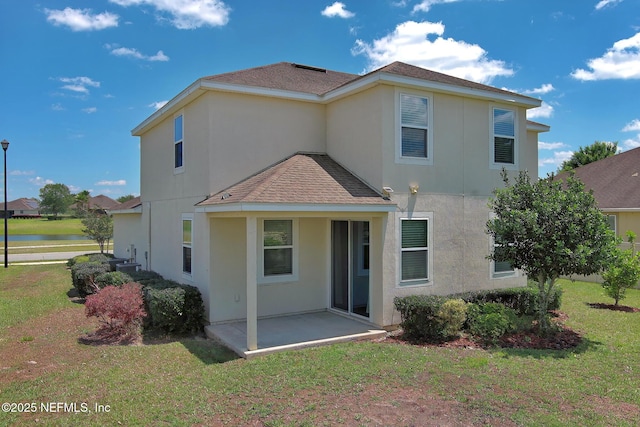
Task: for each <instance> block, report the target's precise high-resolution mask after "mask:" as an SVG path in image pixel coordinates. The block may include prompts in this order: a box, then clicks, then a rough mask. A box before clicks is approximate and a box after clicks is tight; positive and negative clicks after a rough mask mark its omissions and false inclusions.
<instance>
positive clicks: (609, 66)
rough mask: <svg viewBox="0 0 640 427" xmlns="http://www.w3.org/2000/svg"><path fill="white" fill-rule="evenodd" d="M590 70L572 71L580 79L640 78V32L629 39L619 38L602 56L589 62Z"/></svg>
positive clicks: (574, 76)
mask: <svg viewBox="0 0 640 427" xmlns="http://www.w3.org/2000/svg"><path fill="white" fill-rule="evenodd" d="M587 66H588V67H589V68H590V70H589V71H588V70H584V69H582V68H580V69H578V70H576V71H574V72H573V73H571V77H573V78H575V79H578V80H605V79H640V32H639V33H636V34H635V35H634V36H632V37H630V38H628V39H622V40H618V41H617V42H615V43H614V44H613V47H611V48H609V49H607V52H606V53H605V54H604V55H602V56H601V57H600V58H593V59H590V60H589V61H588V62H587Z"/></svg>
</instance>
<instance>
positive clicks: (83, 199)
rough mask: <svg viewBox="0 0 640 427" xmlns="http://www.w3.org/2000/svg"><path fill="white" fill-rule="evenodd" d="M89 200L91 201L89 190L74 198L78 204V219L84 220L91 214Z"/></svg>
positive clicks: (76, 209)
mask: <svg viewBox="0 0 640 427" xmlns="http://www.w3.org/2000/svg"><path fill="white" fill-rule="evenodd" d="M89 199H91V194H90V193H89V190H82V191H81V192H79V193H78V194H76V195H75V196H74V201H75V203H76V208H75V211H76V216H77V217H78V218H83V217H84V216H86V215H87V213H88V212H89Z"/></svg>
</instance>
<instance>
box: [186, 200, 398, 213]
mask: <svg viewBox="0 0 640 427" xmlns="http://www.w3.org/2000/svg"><path fill="white" fill-rule="evenodd" d="M396 208H397V206H396V205H395V204H351V203H343V204H324V203H322V204H321V203H246V202H237V203H224V204H216V205H203V206H198V205H196V207H195V212H196V213H215V212H318V213H329V212H358V213H380V214H382V213H389V212H395V211H396Z"/></svg>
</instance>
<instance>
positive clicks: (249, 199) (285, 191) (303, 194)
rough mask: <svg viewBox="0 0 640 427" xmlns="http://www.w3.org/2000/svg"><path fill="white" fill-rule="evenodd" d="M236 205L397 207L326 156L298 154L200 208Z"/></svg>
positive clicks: (229, 189) (238, 184)
mask: <svg viewBox="0 0 640 427" xmlns="http://www.w3.org/2000/svg"><path fill="white" fill-rule="evenodd" d="M233 203H256V204H263V203H268V204H274V203H276V204H277V203H280V204H331V205H369V206H373V205H383V206H384V205H386V206H394V204H393V203H392V202H390V201H389V200H386V199H384V198H383V197H382V196H381V195H380V194H378V193H377V192H376V191H374V190H373V189H372V188H371V187H369V186H368V185H367V184H365V183H364V182H363V181H361V180H360V179H358V178H357V177H356V176H354V175H353V174H351V173H350V172H349V171H347V170H346V169H345V168H343V167H342V166H340V165H339V164H338V163H336V162H335V161H334V160H333V159H331V158H330V157H329V156H328V155H326V154H307V153H298V154H295V155H293V156H291V157H289V158H287V159H285V160H283V161H281V162H279V163H277V164H275V165H272V166H270V167H268V168H267V169H264V170H263V171H261V172H259V173H257V174H255V175H253V176H251V177H249V178H247V179H245V180H243V181H241V182H239V183H237V184H235V185H232V186H231V187H229V188H227V189H225V190H223V191H220V192H219V193H216V194H214V195H212V196H211V197H209V198H207V199H206V200H204V201H202V202H200V203H199V204H198V205H197V206H220V205H228V204H233Z"/></svg>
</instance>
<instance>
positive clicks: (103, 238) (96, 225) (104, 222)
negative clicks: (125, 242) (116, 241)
mask: <svg viewBox="0 0 640 427" xmlns="http://www.w3.org/2000/svg"><path fill="white" fill-rule="evenodd" d="M82 225H84V228H83V229H82V232H83V233H84V234H85V235H86V236H87V237H89V238H90V239H91V240H95V241H96V242H97V243H98V245H99V246H100V253H104V246H105V243H107V244H108V242H109V240H110V239H111V238H112V237H113V220H112V219H111V217H110V216H109V215H106V214H103V213H99V212H89V213H87V215H86V216H85V217H84V218H82Z"/></svg>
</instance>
